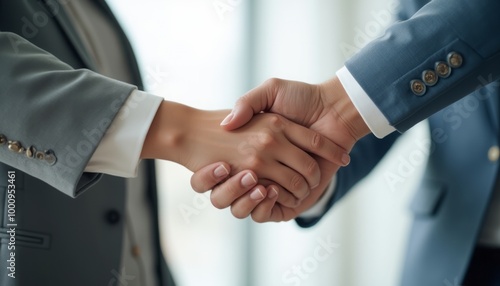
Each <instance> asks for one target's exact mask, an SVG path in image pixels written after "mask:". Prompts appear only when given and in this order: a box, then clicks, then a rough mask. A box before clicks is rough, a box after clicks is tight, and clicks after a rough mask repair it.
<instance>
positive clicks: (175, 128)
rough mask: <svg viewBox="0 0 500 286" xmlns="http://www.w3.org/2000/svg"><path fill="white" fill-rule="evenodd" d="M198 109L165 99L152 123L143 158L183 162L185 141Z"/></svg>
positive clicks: (142, 154) (145, 142) (143, 149)
mask: <svg viewBox="0 0 500 286" xmlns="http://www.w3.org/2000/svg"><path fill="white" fill-rule="evenodd" d="M195 112H196V110H195V109H194V108H191V107H189V106H186V105H182V104H179V103H174V102H170V101H165V100H164V101H163V102H162V103H161V104H160V107H159V108H158V111H157V112H156V115H155V117H154V119H153V122H152V123H151V126H150V128H149V131H148V134H147V135H146V140H145V141H144V145H143V148H142V153H141V159H162V160H168V161H173V162H177V163H181V158H182V154H183V152H184V151H183V150H182V149H183V148H184V142H185V140H186V136H187V135H188V134H189V132H190V129H189V127H190V126H192V124H191V122H192V117H193V116H194V114H195Z"/></svg>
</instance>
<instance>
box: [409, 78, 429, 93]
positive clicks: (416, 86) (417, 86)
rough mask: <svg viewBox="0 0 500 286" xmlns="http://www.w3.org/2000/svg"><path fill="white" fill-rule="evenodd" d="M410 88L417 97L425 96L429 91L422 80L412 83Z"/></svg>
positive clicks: (415, 80)
mask: <svg viewBox="0 0 500 286" xmlns="http://www.w3.org/2000/svg"><path fill="white" fill-rule="evenodd" d="M410 87H411V91H412V92H413V93H414V94H415V95H417V96H422V95H424V94H425V91H426V90H427V88H426V87H425V84H424V83H423V82H422V81H421V80H418V79H414V80H412V81H411V82H410Z"/></svg>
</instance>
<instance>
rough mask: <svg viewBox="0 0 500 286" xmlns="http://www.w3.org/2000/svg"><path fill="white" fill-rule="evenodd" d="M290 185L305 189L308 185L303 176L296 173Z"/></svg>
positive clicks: (293, 187)
mask: <svg viewBox="0 0 500 286" xmlns="http://www.w3.org/2000/svg"><path fill="white" fill-rule="evenodd" d="M290 185H291V186H292V189H294V190H303V189H304V188H305V186H306V182H305V180H304V178H302V176H299V175H297V174H295V175H293V177H292V179H291V180H290Z"/></svg>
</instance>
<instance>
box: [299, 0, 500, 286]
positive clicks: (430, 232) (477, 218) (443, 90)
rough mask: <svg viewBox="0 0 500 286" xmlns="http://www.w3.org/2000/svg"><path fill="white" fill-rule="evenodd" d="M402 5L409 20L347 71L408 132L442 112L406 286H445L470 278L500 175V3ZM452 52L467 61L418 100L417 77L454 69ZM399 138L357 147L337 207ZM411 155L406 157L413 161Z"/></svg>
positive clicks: (415, 207) (412, 0)
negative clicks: (499, 150)
mask: <svg viewBox="0 0 500 286" xmlns="http://www.w3.org/2000/svg"><path fill="white" fill-rule="evenodd" d="M401 4H402V5H401V8H402V9H401V14H400V18H401V20H406V21H401V22H398V23H396V24H395V25H393V26H392V27H391V28H390V29H389V30H388V32H387V33H386V34H385V35H384V36H383V37H381V38H380V39H377V40H375V41H373V42H372V43H371V44H369V45H368V46H367V47H366V48H364V49H363V50H362V51H361V52H360V53H358V54H357V55H355V56H354V57H353V58H352V59H350V60H349V61H348V62H347V63H346V66H347V68H348V69H349V71H350V72H351V74H352V75H353V76H354V78H356V80H357V81H358V82H359V83H360V85H361V86H362V87H363V89H364V90H365V91H366V93H367V94H368V95H369V96H370V98H371V99H372V100H373V101H374V102H375V104H376V105H377V106H378V108H379V109H380V110H381V111H382V112H383V114H384V115H385V116H386V118H387V119H388V120H389V122H390V124H391V125H393V126H395V127H396V128H397V129H398V130H399V131H405V130H407V129H408V128H410V127H411V126H413V125H414V124H416V123H417V122H419V121H421V120H422V119H425V118H427V117H429V116H430V115H431V114H434V115H432V116H431V117H430V118H429V124H430V130H431V142H429V145H430V146H431V153H430V158H429V161H428V165H427V168H426V172H425V176H424V179H423V181H422V184H421V186H420V188H419V190H418V191H417V193H416V197H415V198H414V200H413V202H412V204H411V210H412V212H413V214H414V222H413V226H412V230H411V233H410V235H409V238H410V241H409V243H408V249H407V254H406V259H405V266H404V272H403V275H402V283H401V285H404V286H413V285H415V286H417V285H445V284H446V281H451V282H453V281H455V280H456V281H461V280H462V279H463V277H464V275H465V273H466V271H467V266H468V263H469V259H470V257H471V254H472V252H473V250H474V247H475V245H476V239H477V236H478V233H479V230H480V228H481V225H482V220H483V217H484V215H485V211H486V209H487V207H488V203H489V200H490V197H491V194H492V192H493V190H494V187H495V183H496V180H497V176H498V169H499V161H498V158H492V159H496V160H490V159H489V157H488V152H489V150H490V148H495V147H496V146H499V131H500V130H499V108H500V106H499V96H500V93H499V89H498V87H499V86H500V84H499V82H498V81H497V80H498V79H499V78H500V37H498V28H499V27H500V17H498V11H500V2H499V1H497V0H475V1H471V0H455V1H452V0H433V1H430V2H429V1H427V0H404V1H401ZM453 52H458V53H460V54H461V55H462V58H463V62H462V64H461V65H460V66H459V67H456V68H455V67H453V68H451V69H450V70H451V74H449V75H448V76H447V77H446V76H443V77H439V79H438V82H437V83H435V84H434V85H433V84H426V92H425V93H424V94H423V95H422V94H421V95H417V94H415V93H414V91H413V90H412V86H411V82H412V80H421V81H422V82H424V79H422V74H423V73H424V71H426V70H427V71H428V70H434V69H435V65H436V63H437V62H444V63H447V61H448V59H447V56H448V55H450V53H453ZM495 81H496V82H495ZM485 85H486V86H485ZM483 86H485V87H483ZM447 106H448V107H447ZM443 108H444V109H443ZM438 111H439V112H438ZM436 112H437V113H436ZM398 136H399V134H392V135H390V136H387V137H386V138H384V139H383V140H379V139H377V138H375V137H374V136H367V137H366V138H363V139H362V140H360V141H359V142H358V143H357V144H356V146H355V147H354V149H353V151H352V153H351V159H352V160H351V164H350V165H349V166H348V167H346V168H342V169H341V170H340V171H339V172H338V176H337V178H338V180H337V182H338V183H337V189H336V193H335V195H334V196H333V198H332V200H331V201H330V205H331V206H333V205H334V204H335V202H337V201H338V200H339V199H341V198H342V197H343V196H344V195H345V194H346V193H347V192H348V191H349V190H350V189H351V187H352V186H353V185H354V184H356V183H357V182H358V181H359V180H361V179H362V178H363V177H364V176H365V175H367V174H368V173H369V172H370V171H371V170H372V169H373V167H374V166H375V165H376V164H377V163H378V162H379V161H380V160H381V158H382V157H383V156H384V155H385V153H386V152H387V150H388V149H389V148H390V147H391V146H392V144H393V143H394V141H395V140H396V138H397V137H398ZM492 150H494V149H492ZM415 152H417V153H418V152H419V150H415ZM417 155H418V154H417ZM411 156H412V153H410V154H408V155H407V157H405V158H406V159H407V160H408V161H409V162H411V161H412V157H411ZM490 157H495V156H490ZM404 168H406V170H410V169H411V168H408V167H401V170H402V171H401V172H399V173H398V174H394V175H396V176H399V178H400V179H403V180H404V179H405V176H406V177H407V176H412V175H413V173H412V172H411V171H404ZM396 186H397V185H396ZM318 219H319V218H318ZM316 221H317V219H316V220H312V221H299V223H301V224H302V225H304V226H310V225H312V224H314V223H315V222H316Z"/></svg>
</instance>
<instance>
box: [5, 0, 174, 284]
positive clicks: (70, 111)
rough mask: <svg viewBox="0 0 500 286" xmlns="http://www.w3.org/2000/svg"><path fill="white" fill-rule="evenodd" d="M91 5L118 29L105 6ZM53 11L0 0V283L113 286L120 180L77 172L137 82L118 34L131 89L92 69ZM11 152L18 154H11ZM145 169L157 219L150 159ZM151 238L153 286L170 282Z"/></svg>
mask: <svg viewBox="0 0 500 286" xmlns="http://www.w3.org/2000/svg"><path fill="white" fill-rule="evenodd" d="M96 2H97V3H99V5H100V7H102V9H103V10H104V11H105V12H106V13H107V14H108V15H109V17H110V18H111V19H112V21H113V23H114V24H115V25H116V28H117V29H119V26H118V23H117V22H116V20H115V19H114V18H113V16H112V14H111V11H110V10H109V8H108V7H107V6H106V5H105V2H104V1H101V0H99V1H98V0H96ZM60 5H64V1H59V2H57V1H54V0H46V1H36V0H23V1H17V0H1V1H0V31H1V32H0V114H1V118H2V119H1V121H0V134H2V135H3V136H4V137H3V138H7V140H9V141H11V142H10V143H9V142H3V143H2V144H1V145H0V162H1V163H0V219H1V225H0V239H1V241H0V261H1V262H0V265H2V267H0V285H4V286H11V285H12V286H13V285H22V286H25V285H26V286H28V285H29V286H31V285H56V286H57V285H61V286H62V285H81V286H84V285H85V286H87V285H117V282H118V279H119V278H118V277H116V273H117V272H120V269H119V266H120V259H121V257H120V256H121V251H122V238H123V229H124V228H123V227H124V224H123V223H124V220H123V219H122V215H121V214H123V213H124V206H125V195H126V193H125V180H124V179H121V178H116V177H111V176H102V175H100V174H90V173H84V172H83V170H84V168H85V166H86V164H87V162H88V161H89V159H90V157H91V156H92V154H93V152H94V150H95V148H96V146H97V145H98V143H99V142H100V140H101V138H102V136H103V134H104V132H105V131H106V130H107V128H108V126H109V124H110V123H111V122H112V120H113V118H114V117H115V116H116V114H117V112H118V110H119V109H120V107H121V106H122V104H123V103H124V101H125V100H126V99H127V98H128V96H129V95H130V93H131V91H132V90H133V89H135V88H136V86H139V87H141V79H140V75H139V72H138V69H137V64H136V62H135V59H134V56H133V53H132V50H131V48H130V45H129V43H128V41H127V39H126V38H125V35H124V34H121V35H120V36H121V39H122V42H123V47H125V50H126V51H127V53H128V58H129V63H130V66H131V67H132V70H133V72H134V77H135V82H134V83H133V84H135V85H130V84H127V83H123V82H118V81H115V80H112V79H109V78H106V77H103V76H100V75H98V74H96V73H94V72H92V71H91V69H92V68H93V63H92V61H91V60H90V57H89V55H88V53H87V51H85V48H84V45H83V44H82V43H81V41H80V39H79V38H78V35H77V33H76V32H75V29H74V27H73V26H72V25H71V23H70V22H69V20H68V18H67V15H66V14H65V13H64V10H63V9H62V7H61V6H60ZM120 31H121V30H120ZM10 32H12V33H10ZM26 39H27V40H29V42H28V41H27V40H26ZM50 53H51V54H50ZM14 141H17V143H16V142H14ZM0 142H1V139H0ZM19 146H22V148H23V149H21V150H19V151H18V152H14V151H13V150H12V149H15V150H17V149H19V148H16V147H19ZM30 147H31V148H30ZM33 151H34V152H33ZM31 153H34V156H32V154H31ZM148 168H149V170H148V171H149V186H148V190H149V194H150V197H151V209H152V211H153V212H154V217H155V218H157V209H156V187H155V178H154V168H153V164H152V162H150V163H149V164H148ZM8 171H14V172H15V174H16V175H15V193H13V192H12V191H10V195H11V196H10V198H11V199H13V198H14V199H15V214H16V216H15V223H16V224H17V227H16V236H15V241H16V244H15V277H16V278H15V279H13V278H11V277H9V276H8V274H9V273H11V272H10V270H9V269H7V268H6V267H4V265H5V263H6V261H7V260H8V259H9V257H10V255H11V252H12V250H11V249H9V240H10V239H11V238H10V233H9V229H10V226H8V224H9V223H10V222H9V221H8V218H9V217H8V212H9V200H8V199H9V196H8V195H9V190H11V189H12V187H8V185H9V182H8ZM12 195H14V196H15V197H12ZM75 197H78V198H76V199H75ZM11 202H12V201H11ZM11 206H12V205H11ZM157 224H158V222H157V221H156V222H155V225H157ZM155 231H156V237H157V238H158V230H157V229H156V230H155ZM156 242H157V243H156V245H157V249H158V269H157V270H158V275H159V276H160V278H163V284H162V285H173V282H172V279H171V276H170V274H169V272H168V269H167V268H166V264H165V262H164V259H163V257H162V255H161V250H160V247H159V242H158V239H157V241H156Z"/></svg>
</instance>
